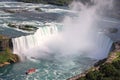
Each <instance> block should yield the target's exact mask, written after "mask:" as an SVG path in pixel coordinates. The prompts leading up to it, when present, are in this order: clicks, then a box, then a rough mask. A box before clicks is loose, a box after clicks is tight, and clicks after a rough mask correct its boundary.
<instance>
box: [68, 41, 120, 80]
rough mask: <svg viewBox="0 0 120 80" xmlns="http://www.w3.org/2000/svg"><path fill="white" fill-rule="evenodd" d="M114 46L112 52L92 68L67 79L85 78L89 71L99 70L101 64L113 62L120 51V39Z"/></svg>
mask: <svg viewBox="0 0 120 80" xmlns="http://www.w3.org/2000/svg"><path fill="white" fill-rule="evenodd" d="M113 47H114V49H113V50H112V51H111V52H110V54H109V56H108V57H107V58H105V59H102V60H99V61H98V62H96V63H95V64H94V66H93V67H91V68H90V69H88V70H86V71H85V72H83V73H81V74H79V75H76V76H73V77H71V78H69V79H67V80H84V79H82V78H83V77H85V76H86V75H87V74H88V73H89V72H91V71H98V70H99V68H100V65H103V64H106V63H112V62H113V60H114V59H116V58H117V53H118V52H120V41H118V42H115V43H113Z"/></svg>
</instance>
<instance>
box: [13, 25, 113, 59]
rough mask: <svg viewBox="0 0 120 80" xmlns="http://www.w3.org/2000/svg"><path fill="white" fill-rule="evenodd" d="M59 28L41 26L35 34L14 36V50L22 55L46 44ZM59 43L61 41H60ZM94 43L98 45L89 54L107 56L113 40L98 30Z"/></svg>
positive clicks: (100, 57) (100, 56) (98, 56)
mask: <svg viewBox="0 0 120 80" xmlns="http://www.w3.org/2000/svg"><path fill="white" fill-rule="evenodd" d="M59 29H60V28H59V27H56V26H52V27H40V28H39V29H38V30H37V31H36V32H35V33H34V34H33V35H28V36H21V37H18V38H13V39H12V42H13V52H14V53H16V54H18V55H21V53H23V52H25V51H27V50H29V49H32V48H34V47H36V46H40V45H44V43H45V42H46V41H47V40H49V39H50V38H51V36H53V35H55V34H58V32H59ZM57 43H59V41H58V42H57ZM94 43H95V45H96V47H94V48H95V49H94V50H93V51H91V52H89V51H88V52H87V53H88V54H87V56H89V57H91V58H96V59H102V58H105V57H107V56H108V53H109V51H110V49H111V46H112V43H113V41H112V40H111V39H110V38H109V37H108V36H106V35H104V34H102V33H99V32H98V33H97V34H95V35H94ZM60 44H61V43H60ZM53 45H54V44H53ZM59 48H60V47H59ZM87 49H88V47H86V51H87ZM25 54H27V53H25ZM23 55H24V54H23Z"/></svg>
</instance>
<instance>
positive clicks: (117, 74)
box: [77, 52, 120, 80]
mask: <svg viewBox="0 0 120 80" xmlns="http://www.w3.org/2000/svg"><path fill="white" fill-rule="evenodd" d="M116 54H117V58H115V59H114V60H113V62H112V63H104V64H101V65H100V68H99V69H98V70H94V71H89V72H88V73H87V74H86V76H85V77H82V78H79V79H77V80H120V52H117V53H116Z"/></svg>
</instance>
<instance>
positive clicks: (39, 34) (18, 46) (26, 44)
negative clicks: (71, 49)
mask: <svg viewBox="0 0 120 80" xmlns="http://www.w3.org/2000/svg"><path fill="white" fill-rule="evenodd" d="M57 33H58V27H55V26H52V27H40V28H39V29H38V30H37V31H36V32H35V33H34V34H32V35H28V36H21V37H18V38H13V39H12V42H13V52H14V53H16V54H18V53H19V54H20V53H22V52H24V51H26V50H28V49H30V48H33V47H35V46H39V45H41V44H43V43H44V42H45V41H46V40H48V39H49V38H50V37H51V36H52V35H53V34H54V35H55V34H57Z"/></svg>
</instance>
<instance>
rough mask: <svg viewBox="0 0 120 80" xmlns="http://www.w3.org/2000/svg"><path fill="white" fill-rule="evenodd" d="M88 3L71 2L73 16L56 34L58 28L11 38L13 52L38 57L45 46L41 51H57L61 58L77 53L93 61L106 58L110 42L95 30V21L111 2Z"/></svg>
mask: <svg viewBox="0 0 120 80" xmlns="http://www.w3.org/2000/svg"><path fill="white" fill-rule="evenodd" d="M91 3H93V4H83V3H80V2H73V3H72V4H71V5H70V7H71V8H72V10H71V11H73V12H75V13H76V14H75V15H76V16H75V17H65V19H64V21H63V23H62V24H63V29H62V31H61V32H60V33H59V31H58V30H59V29H58V26H52V27H42V28H39V29H38V30H37V32H36V33H35V34H33V35H29V36H22V37H19V38H15V39H13V51H14V53H18V54H21V53H22V54H24V55H26V56H28V55H29V56H31V57H38V58H39V56H41V55H43V54H46V53H41V52H40V50H41V49H43V47H45V48H44V49H43V50H42V51H43V52H46V51H47V53H56V52H57V53H59V54H58V55H62V56H68V55H69V56H70V55H78V54H80V55H84V56H87V57H91V58H96V59H102V58H105V57H107V55H108V53H109V51H110V48H111V45H112V40H111V39H110V38H109V37H107V36H106V35H105V34H104V33H103V32H99V31H98V26H97V19H98V18H100V15H101V14H103V13H104V10H106V9H109V8H110V7H111V6H110V4H111V3H112V0H101V1H99V0H92V1H91ZM103 8H105V9H103ZM99 12H100V13H99ZM56 33H57V35H55V34H56ZM52 35H55V36H54V37H52ZM40 46H41V47H40ZM33 53H34V54H33ZM47 55H49V54H47Z"/></svg>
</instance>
